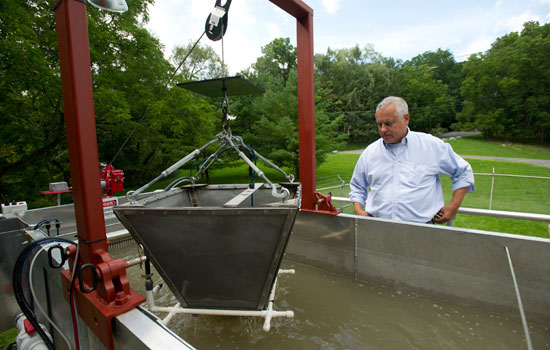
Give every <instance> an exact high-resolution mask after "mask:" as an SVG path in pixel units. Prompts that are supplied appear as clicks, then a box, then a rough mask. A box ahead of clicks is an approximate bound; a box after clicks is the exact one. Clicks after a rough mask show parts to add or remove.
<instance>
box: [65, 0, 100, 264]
mask: <svg viewBox="0 0 550 350" xmlns="http://www.w3.org/2000/svg"><path fill="white" fill-rule="evenodd" d="M55 16H56V26H57V40H58V42H59V61H60V64H61V83H62V88H63V104H64V109H65V125H66V129H67V146H68V149H69V161H70V168H71V180H72V186H73V197H74V210H75V216H76V225H77V230H78V238H79V240H80V244H81V249H80V261H81V262H82V263H83V264H86V263H92V264H97V263H98V262H99V261H93V260H95V259H96V258H95V257H94V254H93V253H94V252H95V251H96V250H99V249H103V250H105V251H107V241H106V233H105V218H104V216H103V206H102V203H101V184H100V179H99V160H98V153H97V139H96V126H95V114H94V101H93V92H92V74H91V69H90V46H89V43H88V23H87V20H86V3H85V2H80V1H75V0H63V1H61V2H60V3H59V5H58V7H57V8H56V9H55ZM86 242H94V243H88V244H85V243H86Z"/></svg>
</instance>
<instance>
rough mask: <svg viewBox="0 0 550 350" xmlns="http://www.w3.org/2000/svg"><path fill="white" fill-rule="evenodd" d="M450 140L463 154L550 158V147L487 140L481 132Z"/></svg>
mask: <svg viewBox="0 0 550 350" xmlns="http://www.w3.org/2000/svg"><path fill="white" fill-rule="evenodd" d="M448 142H449V144H450V145H451V146H453V149H454V150H455V152H456V153H458V154H463V155H470V156H490V157H509V158H531V159H550V147H547V146H539V145H525V144H517V143H510V142H506V141H487V140H485V139H484V138H483V136H482V135H481V134H478V135H473V136H469V137H463V138H461V139H458V140H453V141H448Z"/></svg>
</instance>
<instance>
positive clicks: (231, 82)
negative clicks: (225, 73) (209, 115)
mask: <svg viewBox="0 0 550 350" xmlns="http://www.w3.org/2000/svg"><path fill="white" fill-rule="evenodd" d="M178 86H179V87H181V88H184V89H186V90H189V91H193V92H196V93H198V94H201V95H204V96H208V97H224V96H240V95H261V94H263V93H264V92H265V90H264V89H262V88H260V87H258V86H256V85H254V84H253V83H251V82H250V81H248V80H246V79H245V78H244V77H242V76H240V75H236V76H234V77H224V78H216V79H208V80H200V81H190V82H187V83H180V84H178Z"/></svg>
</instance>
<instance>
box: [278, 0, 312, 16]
mask: <svg viewBox="0 0 550 350" xmlns="http://www.w3.org/2000/svg"><path fill="white" fill-rule="evenodd" d="M269 1H271V2H272V3H274V4H275V5H277V6H279V7H280V8H281V9H283V10H285V11H286V12H287V13H288V14H290V15H291V16H293V17H294V18H296V19H300V18H302V17H304V16H307V15H309V14H312V15H313V9H312V8H311V7H309V6H307V5H306V4H305V3H304V2H303V1H301V0H269Z"/></svg>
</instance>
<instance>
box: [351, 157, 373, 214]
mask: <svg viewBox="0 0 550 350" xmlns="http://www.w3.org/2000/svg"><path fill="white" fill-rule="evenodd" d="M366 158H367V155H366V153H365V152H363V153H362V154H361V156H360V157H359V160H358V161H357V164H356V165H355V170H354V171H353V176H352V177H351V181H350V184H349V187H350V192H349V199H350V200H351V201H352V202H358V203H361V206H364V205H365V202H366V200H367V196H368V194H367V189H368V187H369V184H368V182H367V176H366V174H367V164H368V162H367V160H366Z"/></svg>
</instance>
